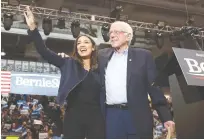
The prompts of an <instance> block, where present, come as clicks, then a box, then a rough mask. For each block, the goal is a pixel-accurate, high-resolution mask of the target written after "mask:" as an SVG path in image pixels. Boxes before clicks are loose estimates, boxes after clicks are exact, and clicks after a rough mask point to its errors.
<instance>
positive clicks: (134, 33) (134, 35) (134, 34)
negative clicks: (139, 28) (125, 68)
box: [130, 30, 136, 45]
mask: <svg viewBox="0 0 204 140" xmlns="http://www.w3.org/2000/svg"><path fill="white" fill-rule="evenodd" d="M135 42H136V31H135V30H134V31H133V37H132V40H131V43H130V45H134V44H135Z"/></svg>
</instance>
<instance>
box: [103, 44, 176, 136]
mask: <svg viewBox="0 0 204 140" xmlns="http://www.w3.org/2000/svg"><path fill="white" fill-rule="evenodd" d="M113 52H114V50H113V48H106V49H103V50H100V51H99V68H100V74H101V80H102V85H103V90H102V92H101V106H102V110H103V112H104V114H105V101H106V92H105V69H106V67H107V64H108V62H109V60H110V59H111V57H112V54H113ZM127 61H128V62H127V100H128V107H129V110H130V112H131V113H132V115H133V118H134V122H133V123H134V124H135V127H136V130H137V132H136V133H137V135H138V136H139V137H140V138H152V137H153V117H152V112H151V109H150V106H149V101H148V94H149V95H150V97H151V100H152V103H153V106H154V108H155V109H156V110H157V112H158V115H159V117H160V119H161V121H162V122H166V121H168V120H172V117H171V115H170V112H169V110H168V107H167V102H166V99H165V97H164V94H163V93H162V92H161V90H160V89H159V88H158V87H154V86H151V85H152V83H153V82H154V80H155V77H156V66H155V63H154V60H153V57H152V55H151V52H149V51H148V50H144V49H139V48H129V49H128V59H127ZM116 71H117V70H116ZM113 119H114V118H113Z"/></svg>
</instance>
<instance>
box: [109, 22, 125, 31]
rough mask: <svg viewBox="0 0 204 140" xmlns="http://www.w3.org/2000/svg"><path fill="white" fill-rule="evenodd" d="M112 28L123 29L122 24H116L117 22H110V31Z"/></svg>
mask: <svg viewBox="0 0 204 140" xmlns="http://www.w3.org/2000/svg"><path fill="white" fill-rule="evenodd" d="M113 30H116V31H125V29H124V28H123V26H122V25H121V24H118V23H113V24H111V27H110V31H113Z"/></svg>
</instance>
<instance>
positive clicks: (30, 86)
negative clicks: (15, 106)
mask: <svg viewBox="0 0 204 140" xmlns="http://www.w3.org/2000/svg"><path fill="white" fill-rule="evenodd" d="M59 83H60V75H56V74H39V73H25V72H24V73H21V72H12V73H11V93H15V94H31V95H46V96H57V93H58V88H59Z"/></svg>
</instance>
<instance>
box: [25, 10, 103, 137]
mask: <svg viewBox="0 0 204 140" xmlns="http://www.w3.org/2000/svg"><path fill="white" fill-rule="evenodd" d="M24 16H25V18H26V22H27V25H28V27H29V31H28V34H29V35H30V36H31V38H32V40H33V41H34V44H35V47H36V49H37V51H38V53H39V54H40V55H41V56H42V57H43V58H44V59H45V60H47V61H48V62H49V63H50V64H53V65H55V66H56V67H58V68H59V69H60V71H61V79H60V86H59V90H58V96H57V103H58V104H60V105H63V104H64V102H67V108H66V111H65V116H64V123H63V125H64V127H63V134H64V138H71V139H73V138H77V139H82V138H88V139H91V138H94V139H98V138H105V126H104V125H105V122H104V119H103V115H102V111H101V108H100V90H101V86H100V78H99V74H98V72H97V68H98V64H97V53H96V44H95V42H94V41H93V40H92V39H91V38H90V37H89V36H86V35H82V36H79V37H78V38H77V39H76V41H75V45H74V53H73V56H72V57H68V58H62V57H61V56H58V55H57V54H56V53H54V52H52V51H51V50H49V49H48V48H47V47H46V46H45V45H44V43H43V40H42V37H41V36H40V34H39V32H38V30H37V27H36V25H35V19H34V16H33V14H32V12H31V10H30V9H29V7H27V8H26V12H25V13H24ZM59 116H60V114H59Z"/></svg>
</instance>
